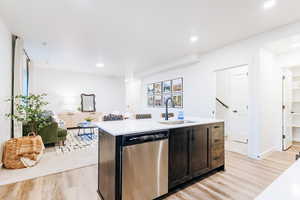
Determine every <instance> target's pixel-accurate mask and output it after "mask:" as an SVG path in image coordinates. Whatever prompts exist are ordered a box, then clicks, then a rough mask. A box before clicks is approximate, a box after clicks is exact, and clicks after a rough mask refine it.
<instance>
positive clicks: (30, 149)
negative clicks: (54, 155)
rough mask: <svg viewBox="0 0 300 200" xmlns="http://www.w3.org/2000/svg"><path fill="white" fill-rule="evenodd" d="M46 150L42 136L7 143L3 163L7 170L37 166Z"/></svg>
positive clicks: (16, 139) (15, 139) (17, 139)
mask: <svg viewBox="0 0 300 200" xmlns="http://www.w3.org/2000/svg"><path fill="white" fill-rule="evenodd" d="M44 149H45V147H44V144H43V141H42V138H41V136H36V135H35V134H34V135H30V136H26V137H21V138H14V139H10V140H8V141H7V142H6V143H5V146H4V152H3V158H2V162H3V165H4V167H5V168H9V169H21V168H25V167H31V166H34V165H35V164H37V162H38V161H39V159H40V158H41V156H42V155H43V150H44Z"/></svg>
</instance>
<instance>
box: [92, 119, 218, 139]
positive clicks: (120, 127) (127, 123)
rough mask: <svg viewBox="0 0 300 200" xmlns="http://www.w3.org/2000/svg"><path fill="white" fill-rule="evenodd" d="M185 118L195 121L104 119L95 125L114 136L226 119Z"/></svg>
mask: <svg viewBox="0 0 300 200" xmlns="http://www.w3.org/2000/svg"><path fill="white" fill-rule="evenodd" d="M185 120H190V121H193V123H184V124H172V125H169V124H161V123H159V120H155V119H140V120H121V121H103V122H98V123H95V125H96V126H98V127H99V128H100V129H102V130H104V131H105V132H107V133H109V134H111V135H113V136H119V135H129V134H134V133H141V132H150V131H159V130H169V129H174V128H182V127H189V126H196V125H204V124H212V123H218V122H224V120H219V119H205V118H195V117H190V118H186V119H185Z"/></svg>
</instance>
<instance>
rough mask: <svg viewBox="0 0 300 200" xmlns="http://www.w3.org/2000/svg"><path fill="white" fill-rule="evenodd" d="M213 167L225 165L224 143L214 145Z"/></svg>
mask: <svg viewBox="0 0 300 200" xmlns="http://www.w3.org/2000/svg"><path fill="white" fill-rule="evenodd" d="M211 153H212V155H211V167H212V168H217V167H220V166H222V165H224V157H225V156H224V144H216V145H213V146H212V152H211Z"/></svg>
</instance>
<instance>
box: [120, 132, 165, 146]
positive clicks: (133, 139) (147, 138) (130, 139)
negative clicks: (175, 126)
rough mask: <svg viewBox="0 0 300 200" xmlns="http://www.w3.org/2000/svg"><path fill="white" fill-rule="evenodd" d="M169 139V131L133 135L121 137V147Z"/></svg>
mask: <svg viewBox="0 0 300 200" xmlns="http://www.w3.org/2000/svg"><path fill="white" fill-rule="evenodd" d="M168 138H169V131H159V132H151V133H139V134H134V135H128V136H123V139H122V146H128V145H133V144H139V143H144V142H151V141H156V140H163V139H168Z"/></svg>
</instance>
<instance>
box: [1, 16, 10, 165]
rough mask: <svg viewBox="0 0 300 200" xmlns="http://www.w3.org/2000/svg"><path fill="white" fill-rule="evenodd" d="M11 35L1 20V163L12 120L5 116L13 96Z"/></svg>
mask: <svg viewBox="0 0 300 200" xmlns="http://www.w3.org/2000/svg"><path fill="white" fill-rule="evenodd" d="M11 42H12V41H11V34H10V32H9V31H8V29H7V28H6V26H5V25H4V24H3V22H2V21H1V18H0V86H1V89H0V127H1V131H0V163H1V161H2V148H3V142H4V141H6V140H8V139H9V138H10V134H11V131H10V120H8V119H6V117H5V116H4V115H5V114H6V113H9V112H10V109H11V107H10V103H7V102H5V100H6V99H8V98H10V96H11V51H12V50H11V46H12V44H11Z"/></svg>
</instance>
